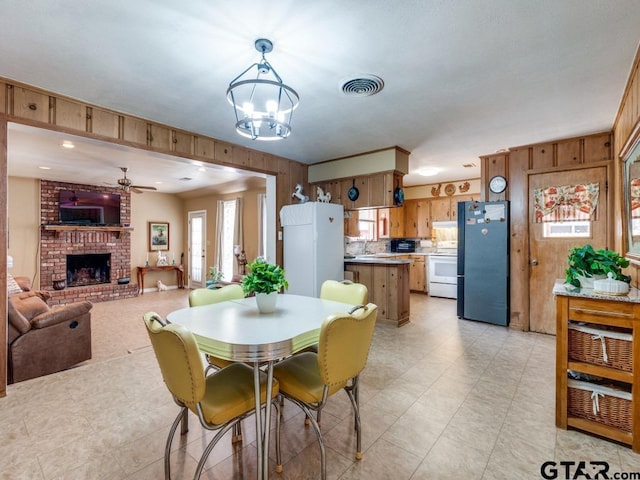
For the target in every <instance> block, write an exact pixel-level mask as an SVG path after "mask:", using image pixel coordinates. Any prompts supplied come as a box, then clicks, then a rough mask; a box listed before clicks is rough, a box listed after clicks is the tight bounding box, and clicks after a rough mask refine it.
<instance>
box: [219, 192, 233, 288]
mask: <svg viewBox="0 0 640 480" xmlns="http://www.w3.org/2000/svg"><path fill="white" fill-rule="evenodd" d="M235 219H236V200H225V201H224V202H223V221H222V249H221V250H222V251H221V259H220V263H221V264H222V265H221V267H222V272H223V273H224V277H223V278H224V280H226V281H230V280H231V278H232V277H233V264H234V262H235V261H236V257H235V256H234V255H233V245H234V243H233V239H234V232H235Z"/></svg>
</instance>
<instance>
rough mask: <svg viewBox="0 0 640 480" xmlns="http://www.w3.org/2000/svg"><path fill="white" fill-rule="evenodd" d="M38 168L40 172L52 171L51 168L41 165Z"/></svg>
mask: <svg viewBox="0 0 640 480" xmlns="http://www.w3.org/2000/svg"><path fill="white" fill-rule="evenodd" d="M38 168H39V169H40V170H51V167H45V166H44V165H40V166H39V167H38Z"/></svg>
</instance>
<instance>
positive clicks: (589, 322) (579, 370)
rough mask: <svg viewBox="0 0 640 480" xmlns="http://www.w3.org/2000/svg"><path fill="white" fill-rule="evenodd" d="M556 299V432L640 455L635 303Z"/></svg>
mask: <svg viewBox="0 0 640 480" xmlns="http://www.w3.org/2000/svg"><path fill="white" fill-rule="evenodd" d="M553 293H554V295H555V299H556V322H557V337H556V426H557V427H559V428H564V429H567V428H569V427H571V428H575V429H578V430H583V431H586V432H590V433H593V434H596V435H600V436H602V437H605V438H609V439H611V440H615V441H617V442H622V443H625V444H627V445H630V446H631V447H632V449H633V451H634V452H640V297H639V292H638V290H637V289H634V288H632V289H631V291H630V292H629V294H628V295H624V296H609V295H601V294H596V293H594V292H593V290H592V289H586V288H581V289H575V290H568V289H567V288H566V286H565V285H563V283H562V281H558V282H557V283H556V284H555V286H554V289H553Z"/></svg>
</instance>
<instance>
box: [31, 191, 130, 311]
mask: <svg viewBox="0 0 640 480" xmlns="http://www.w3.org/2000/svg"><path fill="white" fill-rule="evenodd" d="M63 189H64V190H75V191H91V192H95V191H100V192H103V193H117V194H119V195H120V222H121V223H122V224H123V225H128V224H129V222H130V221H131V194H130V193H129V192H124V191H121V190H119V189H117V188H109V187H102V186H99V187H98V186H91V185H78V184H70V183H62V182H52V181H48V180H42V181H41V193H40V195H41V198H40V200H41V213H40V217H41V224H42V231H41V234H40V289H41V290H47V291H48V292H49V293H51V300H50V301H49V303H50V304H53V305H55V304H59V303H69V302H74V301H78V300H89V301H91V302H102V301H106V300H116V299H123V298H131V297H135V296H137V295H138V286H137V284H135V283H131V282H130V283H128V284H123V285H121V284H118V278H122V277H129V276H130V274H131V234H130V232H129V231H127V230H123V229H118V228H113V227H102V226H95V227H81V228H78V229H74V228H73V227H68V228H67V229H56V228H57V226H59V211H58V209H59V191H60V190H63ZM80 255H83V256H86V258H87V259H88V260H89V263H88V264H87V265H84V266H77V265H75V266H74V265H71V266H69V262H68V260H67V258H68V256H73V257H74V258H73V259H72V263H73V261H74V260H76V258H75V257H76V256H80ZM98 258H101V259H103V260H104V259H105V258H108V260H107V262H108V267H107V266H105V265H103V266H97V265H96V264H95V262H94V260H97V259H98ZM70 268H71V270H72V271H71V273H70V272H69V269H70ZM74 271H75V273H73V272H74ZM57 280H65V282H66V285H67V286H66V287H65V288H64V289H62V290H54V288H53V283H54V282H55V281H57Z"/></svg>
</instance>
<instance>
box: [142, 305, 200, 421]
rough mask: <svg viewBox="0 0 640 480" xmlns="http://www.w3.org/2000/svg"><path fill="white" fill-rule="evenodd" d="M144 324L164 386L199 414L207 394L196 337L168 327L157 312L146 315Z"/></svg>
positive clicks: (170, 326) (182, 330) (180, 326)
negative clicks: (198, 409)
mask: <svg viewBox="0 0 640 480" xmlns="http://www.w3.org/2000/svg"><path fill="white" fill-rule="evenodd" d="M144 323H145V325H146V327H147V333H148V334H149V339H150V340H151V345H152V346H153V351H154V352H155V354H156V359H157V360H158V365H159V366H160V371H161V372H162V378H163V379H164V383H165V384H166V385H167V388H168V389H169V391H170V392H171V394H172V395H173V397H174V398H175V399H176V400H177V401H178V402H180V403H182V404H183V405H185V406H186V407H188V408H189V409H190V410H193V411H195V405H196V404H197V403H198V402H200V400H202V397H203V396H204V393H205V376H204V365H203V363H202V357H201V356H200V351H199V350H198V345H197V344H196V340H195V338H194V336H193V334H192V333H191V332H190V331H189V330H187V329H186V328H184V327H183V326H182V325H175V324H169V325H167V324H166V323H165V322H164V320H163V319H162V318H161V317H160V316H159V315H158V314H157V313H155V312H147V313H145V315H144Z"/></svg>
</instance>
